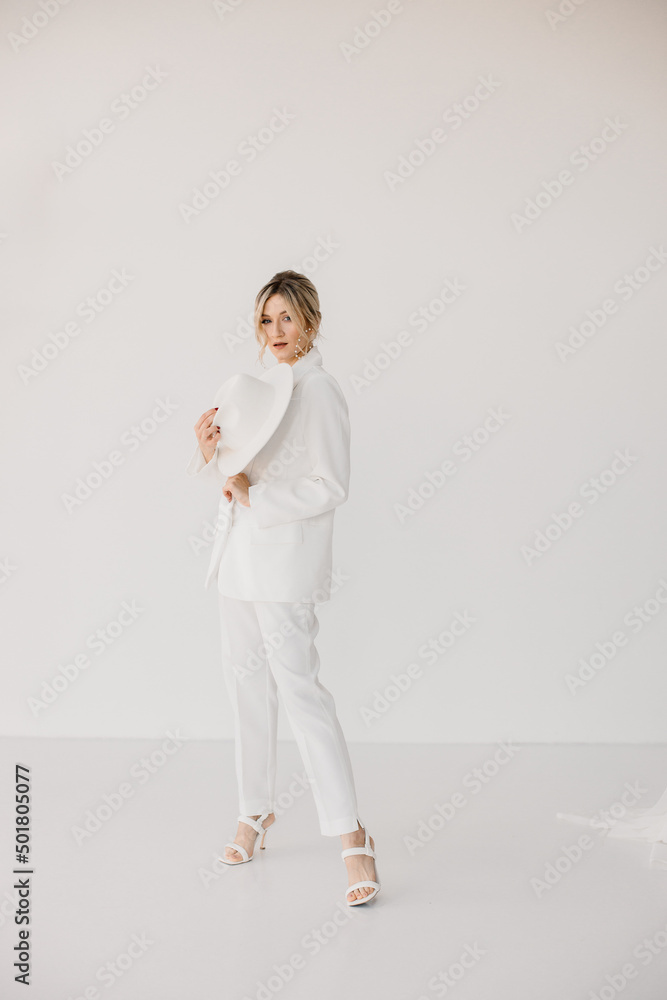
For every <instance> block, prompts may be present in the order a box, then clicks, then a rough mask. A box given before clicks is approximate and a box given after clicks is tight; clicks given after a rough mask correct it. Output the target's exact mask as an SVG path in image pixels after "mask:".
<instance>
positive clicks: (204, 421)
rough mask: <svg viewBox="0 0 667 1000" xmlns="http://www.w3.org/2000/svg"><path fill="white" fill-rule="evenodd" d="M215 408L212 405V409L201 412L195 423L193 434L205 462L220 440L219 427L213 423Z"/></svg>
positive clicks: (210, 456) (211, 455)
mask: <svg viewBox="0 0 667 1000" xmlns="http://www.w3.org/2000/svg"><path fill="white" fill-rule="evenodd" d="M217 409H218V407H217V406H214V407H213V409H212V410H207V411H206V413H202V415H201V417H200V418H199V420H198V421H197V423H196V424H195V434H196V435H197V441H199V448H200V450H201V453H202V455H203V456H204V458H205V459H206V462H207V464H208V463H209V462H210V461H211V459H212V458H213V455H214V454H215V449H216V446H217V444H218V441H219V440H220V428H219V427H218V425H217V424H214V423H213V417H214V416H215V411H216V410H217Z"/></svg>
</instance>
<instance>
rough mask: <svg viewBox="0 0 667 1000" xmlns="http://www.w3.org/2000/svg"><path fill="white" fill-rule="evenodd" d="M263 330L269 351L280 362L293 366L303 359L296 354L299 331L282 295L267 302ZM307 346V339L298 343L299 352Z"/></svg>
mask: <svg viewBox="0 0 667 1000" xmlns="http://www.w3.org/2000/svg"><path fill="white" fill-rule="evenodd" d="M261 324H262V329H263V330H264V333H265V334H266V338H267V343H268V346H269V350H270V351H271V353H272V354H273V356H274V358H277V359H278V361H286V362H287V363H288V364H289V365H293V364H294V362H295V361H298V359H299V358H300V357H301V353H299V354H298V355H297V354H295V351H296V349H297V341H298V340H299V330H298V329H297V325H296V322H295V321H294V320H293V319H292V317H291V316H290V313H289V308H288V305H287V303H286V302H285V299H284V298H283V297H282V295H280V294H276V295H272V296H271V297H270V298H269V299H267V300H266V304H265V306H264V312H263V313H262V319H261ZM305 346H306V341H305V337H303V336H302V337H301V340H300V341H299V343H298V347H299V352H301V351H302V350H304V348H305Z"/></svg>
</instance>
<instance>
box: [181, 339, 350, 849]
mask: <svg viewBox="0 0 667 1000" xmlns="http://www.w3.org/2000/svg"><path fill="white" fill-rule="evenodd" d="M292 373H293V376H294V388H293V390H292V397H291V399H290V402H289V404H288V406H287V411H286V413H285V415H284V417H283V419H282V421H281V422H280V424H279V426H278V428H277V430H276V431H275V433H274V434H273V436H272V437H271V439H270V440H269V441H268V443H267V444H266V445H265V446H264V447H263V448H262V449H261V451H259V452H258V454H257V455H256V456H255V458H254V459H253V460H252V461H251V462H249V463H248V465H247V466H246V467H245V469H243V470H242V471H243V472H245V474H246V476H247V477H248V480H249V482H250V484H251V485H250V488H249V499H250V506H249V507H243V506H242V505H241V504H239V503H238V502H236V501H235V502H234V503H232V504H229V503H228V501H227V500H226V498H225V497H224V496H222V495H221V500H220V505H219V513H218V523H217V526H216V535H215V539H214V544H213V552H212V555H211V560H210V564H209V568H208V573H207V576H206V581H205V584H204V586H205V587H208V586H209V584H210V582H211V580H212V579H213V578H214V576H216V574H217V579H218V591H219V606H220V625H221V643H222V662H223V669H224V676H225V682H226V685H227V690H228V693H229V697H230V702H231V705H232V708H233V710H234V717H235V749H236V775H237V781H238V791H239V811H240V813H242V814H245V815H248V816H254V815H257V814H259V813H263V812H273V811H274V809H275V772H276V731H277V711H278V701H277V692H278V691H280V696H281V701H282V703H283V706H284V708H285V711H286V714H287V717H288V719H289V722H290V725H291V727H292V730H293V732H294V736H295V739H296V742H297V745H298V747H299V751H300V753H301V757H302V760H303V764H304V768H305V771H306V774H307V777H308V780H309V782H310V785H311V787H312V790H313V795H314V799H315V805H316V808H317V813H318V818H319V822H320V830H321V832H322V833H323V834H324V835H325V836H336V835H339V834H342V833H349V832H351V831H353V830H356V829H357V819H358V815H357V802H356V795H355V788H354V779H353V775H352V765H351V763H350V758H349V754H348V750H347V746H346V743H345V738H344V736H343V732H342V729H341V727H340V724H339V722H338V719H337V717H336V710H335V705H334V701H333V698H332V696H331V694H330V693H329V691H328V690H327V689H326V688H325V687H323V685H322V684H321V682H320V681H319V679H318V671H319V656H318V653H317V649H316V648H315V644H314V640H315V636H316V635H317V632H318V629H319V624H318V621H317V618H316V614H315V605H316V604H317V603H321V602H323V601H326V600H328V599H329V597H330V593H329V590H330V584H331V570H332V536H333V519H334V513H335V508H336V507H337V506H338V505H339V504H342V503H344V502H345V500H346V499H347V494H348V484H349V477H350V424H349V415H348V408H347V403H346V401H345V397H344V395H343V392H342V390H341V388H340V386H339V385H338V383H337V382H336V380H335V379H334V378H333V376H332V375H330V374H329V373H328V372H326V371H325V370H324V368H323V367H322V356H321V354H320V352H319V350H318V348H317V347H312V348H311V349H310V351H309V352H308V353H307V354H305V355H304V356H303V357H301V358H299V359H298V360H297V361H296V362H295V364H294V365H293V367H292ZM186 472H187V473H188V475H191V476H194V475H200V476H203V477H207V478H210V479H211V480H212V481H214V482H215V483H216V485H217V487H218V489H220V490H222V486H223V485H224V483H225V481H226V479H227V477H226V476H225V475H224V474H223V473H222V472H221V471H220V469H219V468H218V465H217V453H216V455H214V457H213V458H212V459H211V461H210V462H208V463H206V462H205V459H204V456H203V455H202V453H201V450H200V448H199V445H197V448H196V450H195V454H194V455H193V456H192V458H191V460H190V462H189V463H188V465H187V467H186Z"/></svg>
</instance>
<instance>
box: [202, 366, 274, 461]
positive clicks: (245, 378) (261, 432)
mask: <svg viewBox="0 0 667 1000" xmlns="http://www.w3.org/2000/svg"><path fill="white" fill-rule="evenodd" d="M293 388H294V375H293V372H292V366H291V365H289V364H287V362H279V363H278V364H277V365H274V366H273V368H270V369H269V371H268V372H265V373H264V374H263V375H260V376H259V377H258V378H256V377H255V376H254V375H245V374H243V373H239V374H237V375H232V377H231V378H228V379H227V381H226V382H224V383H223V385H221V386H220V388H219V389H218V391H217V392H216V394H215V401H214V403H213V405H214V406H217V407H218V412H217V413H216V414H215V416H214V417H213V423H214V424H217V425H218V426H219V427H220V440H219V442H218V449H217V451H218V454H217V459H218V468H219V469H220V471H221V472H222V473H223V475H225V476H235V475H236V474H237V473H238V472H241V470H242V469H245V467H246V465H247V464H248V462H249V461H250V460H251V459H252V458H254V457H255V455H256V454H257V452H258V451H259V450H260V449H261V448H263V447H264V445H265V444H266V442H267V441H268V440H269V438H270V437H271V435H272V434H273V432H274V431H275V430H276V428H277V427H278V424H279V423H280V421H281V420H282V418H283V416H284V415H285V410H286V409H287V404H288V403H289V401H290V398H291V396H292V389H293Z"/></svg>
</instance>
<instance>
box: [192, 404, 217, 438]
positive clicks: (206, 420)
mask: <svg viewBox="0 0 667 1000" xmlns="http://www.w3.org/2000/svg"><path fill="white" fill-rule="evenodd" d="M217 409H218V407H217V406H213V407H212V408H211V409H210V410H207V411H206V413H202V415H201V417H200V418H199V420H198V421H197V423H196V424H195V431H196V432H197V434H199V431H200V430H201V429H202V428H203V427H204V426H210V425H211V423H212V422H213V414H214V413H215V412H216V410H217ZM216 426H217V425H216Z"/></svg>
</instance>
